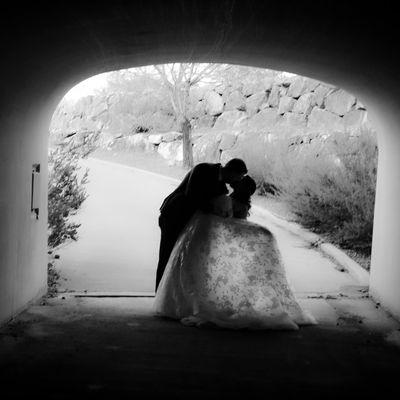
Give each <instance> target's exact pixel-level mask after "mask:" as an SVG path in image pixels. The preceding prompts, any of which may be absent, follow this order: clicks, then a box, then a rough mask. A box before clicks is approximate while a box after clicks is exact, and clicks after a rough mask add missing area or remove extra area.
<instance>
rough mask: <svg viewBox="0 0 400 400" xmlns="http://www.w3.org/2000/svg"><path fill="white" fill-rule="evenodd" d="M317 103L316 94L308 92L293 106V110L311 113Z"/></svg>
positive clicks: (299, 112) (300, 112)
mask: <svg viewBox="0 0 400 400" xmlns="http://www.w3.org/2000/svg"><path fill="white" fill-rule="evenodd" d="M315 105H316V101H315V94H314V93H306V94H303V95H302V96H300V97H299V99H298V100H297V101H296V104H295V105H294V107H293V110H292V111H293V112H294V113H298V114H306V115H308V114H310V112H311V110H312V109H313V107H314V106H315Z"/></svg>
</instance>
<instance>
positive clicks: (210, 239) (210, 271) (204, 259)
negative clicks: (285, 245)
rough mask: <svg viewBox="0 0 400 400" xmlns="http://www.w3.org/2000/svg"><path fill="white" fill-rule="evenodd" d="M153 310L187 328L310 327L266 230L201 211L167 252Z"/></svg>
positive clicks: (277, 251) (273, 239)
mask: <svg viewBox="0 0 400 400" xmlns="http://www.w3.org/2000/svg"><path fill="white" fill-rule="evenodd" d="M154 311H155V313H156V314H157V315H160V316H166V317H170V318H176V319H180V320H181V321H182V322H183V323H185V324H188V325H200V324H202V323H206V322H211V323H214V324H216V325H218V326H221V327H225V328H233V329H239V328H250V329H293V330H295V329H298V325H305V324H315V323H316V322H315V320H314V318H313V317H312V316H311V315H310V314H309V313H308V312H306V311H305V310H303V309H302V308H301V306H300V305H299V303H298V302H297V300H296V298H295V296H294V294H293V292H292V290H291V288H290V286H289V284H288V282H287V279H286V275H285V270H284V268H283V265H282V260H281V257H280V253H279V250H278V247H277V244H276V240H275V238H274V236H273V235H272V234H271V232H270V231H268V229H266V228H264V227H263V226H261V225H258V224H255V223H252V222H249V221H246V220H242V219H236V218H222V217H219V216H216V215H212V214H204V213H201V212H197V213H196V214H195V215H194V216H193V217H192V219H191V220H190V221H189V223H188V225H187V226H186V228H185V229H184V230H183V232H182V234H181V235H180V237H179V239H178V241H177V243H176V245H175V247H174V250H173V251H172V253H171V256H170V259H169V261H168V264H167V266H166V269H165V272H164V275H163V278H162V280H161V282H160V286H159V288H158V291H157V295H156V298H155V303H154Z"/></svg>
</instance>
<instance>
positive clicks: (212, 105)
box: [205, 91, 224, 115]
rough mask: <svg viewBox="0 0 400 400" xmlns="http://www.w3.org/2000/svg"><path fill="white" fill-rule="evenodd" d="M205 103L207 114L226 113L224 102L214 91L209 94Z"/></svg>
mask: <svg viewBox="0 0 400 400" xmlns="http://www.w3.org/2000/svg"><path fill="white" fill-rule="evenodd" d="M205 101H206V112H207V114H209V115H219V114H222V112H223V111H224V101H223V99H222V97H221V96H220V95H219V94H218V93H216V92H214V91H210V92H207V94H206V96H205Z"/></svg>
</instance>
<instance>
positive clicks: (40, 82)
mask: <svg viewBox="0 0 400 400" xmlns="http://www.w3.org/2000/svg"><path fill="white" fill-rule="evenodd" d="M12 4H13V3H10V4H9V5H2V9H1V13H0V18H1V21H0V33H1V35H0V38H1V46H0V49H1V54H2V62H1V67H0V68H1V72H2V76H1V78H2V80H1V85H0V87H1V93H0V96H1V97H0V144H1V147H0V167H1V169H0V177H1V181H0V184H1V188H0V214H1V218H2V219H1V224H0V262H1V265H0V321H4V320H6V319H7V318H9V317H11V316H12V315H13V314H15V313H16V312H17V311H18V310H20V309H21V308H22V307H23V306H24V305H26V304H27V302H28V301H29V300H31V299H33V298H34V297H35V296H36V295H37V294H38V293H40V292H41V291H42V290H43V288H44V287H45V276H46V216H45V212H44V210H45V208H46V196H47V195H46V185H43V188H42V189H43V191H42V194H41V204H40V207H41V216H40V219H39V221H34V220H32V219H31V215H30V179H31V165H32V164H33V163H37V162H40V163H41V165H42V166H45V165H46V151H47V145H46V142H47V135H48V126H49V124H50V117H51V113H52V111H53V110H54V109H55V107H56V105H57V103H58V101H60V100H61V97H62V95H63V94H64V93H65V92H66V91H67V90H68V89H69V88H71V87H72V86H73V85H74V84H76V83H78V82H80V81H81V80H83V79H85V78H88V77H90V76H92V75H95V74H97V73H101V72H105V71H110V70H115V69H119V68H128V67H134V66H139V65H147V64H153V63H164V62H170V61H187V60H190V61H206V62H208V61H214V62H227V63H237V64H243V65H252V66H258V67H265V68H270V69H275V70H284V71H289V72H294V73H297V74H299V75H303V76H308V77H310V78H313V79H317V80H321V81H324V82H327V83H329V84H332V85H335V86H337V87H341V88H343V89H345V90H347V91H348V92H349V93H352V94H353V95H355V96H356V97H357V98H358V99H360V100H361V102H362V103H364V104H365V105H366V106H367V109H368V110H369V113H370V116H371V118H370V119H371V123H372V124H373V125H374V126H375V127H376V128H377V131H378V135H379V145H380V161H379V163H380V164H379V173H378V192H377V203H376V207H377V208H376V210H377V211H376V218H375V226H376V228H375V231H374V244H373V264H372V272H371V287H372V291H373V293H374V295H375V296H376V298H379V299H380V301H381V302H382V305H384V306H386V307H387V308H388V309H389V310H390V311H391V312H393V313H394V314H395V315H397V316H400V291H399V290H398V288H399V283H400V267H399V260H400V246H399V239H400V209H399V207H398V205H397V198H398V197H399V195H400V179H399V171H400V132H398V130H399V129H398V126H399V123H400V120H399V116H398V115H399V105H400V101H399V98H398V93H399V90H398V89H399V82H398V79H396V77H397V64H396V62H395V56H396V54H397V49H393V46H398V43H399V40H398V39H399V37H398V36H399V33H398V31H397V30H396V26H397V23H396V20H395V18H396V13H394V12H390V10H388V9H387V8H386V7H383V6H382V8H380V9H378V8H376V7H377V6H375V8H374V9H372V8H371V9H369V8H368V6H366V5H365V4H363V3H361V2H360V3H359V2H357V1H355V2H351V3H348V4H346V5H345V6H343V4H340V2H337V1H335V2H333V1H324V2H313V1H303V2H293V3H292V2H290V1H287V2H285V3H284V4H283V3H282V4H281V3H276V2H268V1H264V0H260V1H252V2H232V1H229V0H227V1H220V2H215V1H206V0H202V1H200V0H199V1H196V0H186V1H169V2H156V1H152V0H147V1H132V2H122V1H121V2H120V1H118V0H116V1H113V2H110V3H109V4H103V3H101V2H100V3H95V2H92V3H89V2H82V1H81V2H79V4H77V5H76V6H75V5H74V3H73V2H62V3H57V5H54V3H53V4H52V5H49V6H46V5H45V2H39V3H35V4H32V6H29V5H28V6H22V5H20V4H18V5H15V6H13V5H12ZM49 4H51V3H49ZM24 7H25V8H24ZM27 7H28V8H27ZM29 7H31V8H29ZM388 38H390V40H389V39H388ZM42 171H43V172H44V171H45V168H43V169H42ZM43 178H45V177H43Z"/></svg>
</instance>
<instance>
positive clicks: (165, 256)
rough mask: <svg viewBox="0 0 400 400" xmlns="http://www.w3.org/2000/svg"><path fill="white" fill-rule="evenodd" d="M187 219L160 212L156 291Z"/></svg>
mask: <svg viewBox="0 0 400 400" xmlns="http://www.w3.org/2000/svg"><path fill="white" fill-rule="evenodd" d="M186 222H187V220H186V219H185V220H182V219H181V218H178V217H177V216H173V217H172V216H170V217H166V216H165V215H163V214H162V213H161V215H160V217H159V219H158V224H159V226H160V229H161V240H160V252H159V259H158V266H157V274H156V291H157V288H158V285H159V284H160V281H161V278H162V276H163V273H164V270H165V267H166V265H167V263H168V260H169V256H170V255H171V252H172V249H173V248H174V245H175V243H176V240H177V239H178V236H179V234H180V233H181V231H182V229H183V228H184V227H185V225H186Z"/></svg>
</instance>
